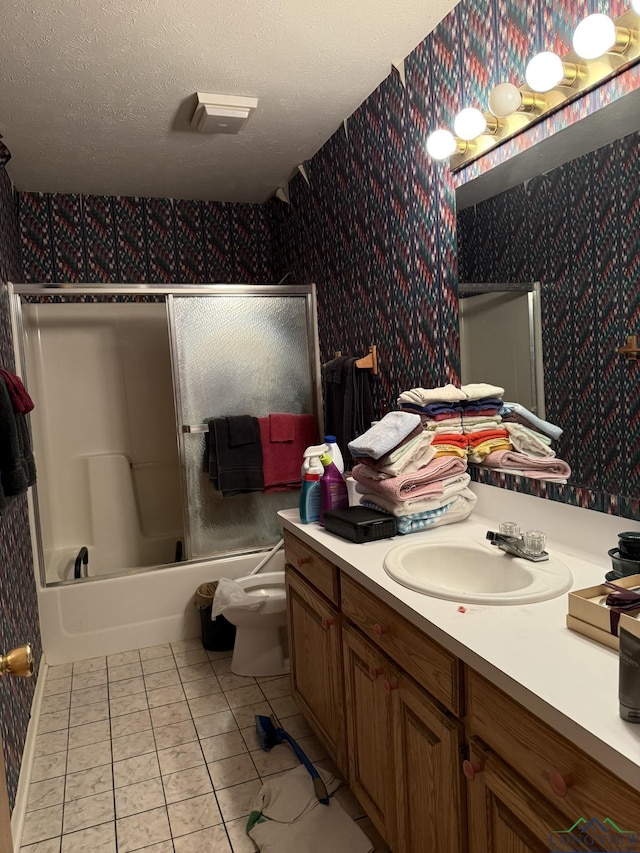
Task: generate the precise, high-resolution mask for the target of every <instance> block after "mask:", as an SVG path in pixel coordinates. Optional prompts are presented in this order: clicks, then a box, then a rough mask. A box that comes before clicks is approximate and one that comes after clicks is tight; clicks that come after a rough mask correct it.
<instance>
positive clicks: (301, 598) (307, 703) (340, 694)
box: [285, 567, 346, 773]
mask: <svg viewBox="0 0 640 853" xmlns="http://www.w3.org/2000/svg"><path fill="white" fill-rule="evenodd" d="M285 577H286V586H287V607H288V611H289V654H290V659H291V692H292V695H293V696H294V698H295V699H296V701H297V702H298V704H299V706H300V708H301V709H302V712H303V714H304V715H305V717H306V718H307V720H308V721H309V722H310V723H311V725H312V727H313V728H314V729H315V731H316V734H317V735H318V737H319V738H320V740H321V741H322V742H323V744H324V746H325V748H326V750H327V752H328V753H329V755H330V756H331V758H332V759H333V761H334V762H335V763H336V765H337V767H338V769H339V770H340V771H341V772H342V773H346V749H345V728H344V688H343V682H342V616H341V614H340V613H339V611H338V610H337V608H336V607H334V606H333V605H332V604H330V603H329V602H328V601H327V600H326V599H325V598H323V596H321V595H320V594H319V593H318V592H317V591H315V590H314V589H313V588H312V587H311V586H309V585H308V584H307V583H306V582H305V581H304V580H303V579H302V578H301V577H300V576H299V575H298V574H297V573H296V572H295V571H294V570H293V569H291V568H290V567H287V570H286V574H285Z"/></svg>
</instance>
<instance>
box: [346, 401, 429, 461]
mask: <svg viewBox="0 0 640 853" xmlns="http://www.w3.org/2000/svg"><path fill="white" fill-rule="evenodd" d="M418 426H420V415H414V414H412V413H411V412H389V413H388V414H386V415H385V416H384V417H383V418H382V420H380V421H378V423H377V424H374V425H373V426H372V427H370V428H369V429H368V430H367V431H366V432H363V433H362V435H360V436H358V438H354V439H353V441H350V442H349V444H348V447H349V452H350V453H351V455H352V456H370V457H371V458H372V459H380V457H381V456H384V455H385V453H389V451H390V450H393V449H394V447H397V446H398V445H399V444H400V442H401V441H403V440H404V439H405V438H406V437H407V436H408V435H409V434H410V433H412V432H413V431H414V429H415V428H416V427H418Z"/></svg>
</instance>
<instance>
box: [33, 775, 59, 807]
mask: <svg viewBox="0 0 640 853" xmlns="http://www.w3.org/2000/svg"><path fill="white" fill-rule="evenodd" d="M63 800H64V776H57V777H56V778H55V779H44V780H43V781H42V782H32V783H31V784H30V785H29V799H28V801H27V811H28V812H31V811H33V810H34V809H45V808H48V807H49V806H58V805H60V803H62V802H63Z"/></svg>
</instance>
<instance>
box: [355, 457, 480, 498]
mask: <svg viewBox="0 0 640 853" xmlns="http://www.w3.org/2000/svg"><path fill="white" fill-rule="evenodd" d="M363 469H365V470H363ZM466 470H467V463H466V461H465V460H464V459H460V458H458V457H457V456H439V457H438V458H437V459H432V460H431V462H429V463H428V464H427V465H425V466H424V468H419V469H418V470H417V471H412V472H411V473H410V474H400V476H398V477H390V478H389V479H388V480H378V479H373V478H372V477H371V476H367V472H366V466H364V465H356V466H355V468H354V469H353V471H352V476H353V479H354V480H356V482H357V483H358V485H357V486H356V491H357V492H358V493H359V494H367V493H369V492H375V493H376V494H379V495H382V496H383V497H386V498H387V499H388V500H391V501H408V500H415V499H416V498H419V497H421V496H423V495H440V494H442V493H443V491H444V486H443V483H442V481H443V480H444V479H446V478H448V477H452V476H454V475H456V474H460V473H462V472H463V471H466Z"/></svg>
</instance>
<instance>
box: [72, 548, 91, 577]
mask: <svg viewBox="0 0 640 853" xmlns="http://www.w3.org/2000/svg"><path fill="white" fill-rule="evenodd" d="M82 564H84V566H85V571H84V576H85V578H86V577H88V575H89V569H88V566H89V551H88V550H87V549H86V548H85V546H84V545H83V546H82V548H80V550H79V551H78V556H77V557H76V561H75V564H74V567H73V577H74V578H75V579H76V580H77V579H78V578H81V577H82V574H81V568H82Z"/></svg>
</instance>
